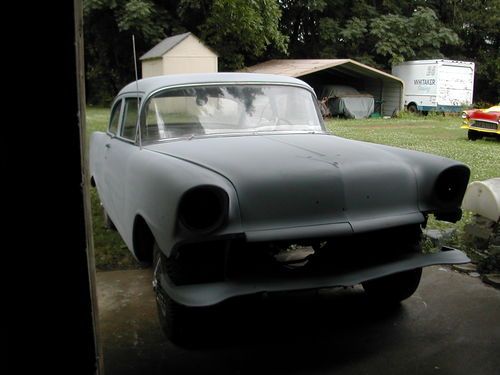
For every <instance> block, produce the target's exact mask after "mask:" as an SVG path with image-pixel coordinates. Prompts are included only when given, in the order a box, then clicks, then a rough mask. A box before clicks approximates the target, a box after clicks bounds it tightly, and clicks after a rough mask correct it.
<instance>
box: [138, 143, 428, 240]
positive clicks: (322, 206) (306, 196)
mask: <svg viewBox="0 0 500 375" xmlns="http://www.w3.org/2000/svg"><path fill="white" fill-rule="evenodd" d="M377 146H378V145H374V144H370V143H364V142H358V141H351V140H347V139H343V138H339V137H335V136H331V135H327V134H288V135H250V136H226V137H213V138H212V137H207V138H193V139H191V140H182V141H174V142H165V143H158V144H153V145H148V146H146V147H145V148H147V149H149V150H151V151H155V152H159V153H162V154H165V155H168V156H171V157H175V158H178V159H181V160H185V161H186V162H190V163H193V164H196V165H198V166H201V167H203V168H206V169H209V170H211V171H213V172H215V173H218V174H220V175H222V176H224V177H226V178H227V179H228V180H229V181H231V183H232V184H233V186H234V187H235V190H236V192H237V196H238V201H239V208H240V214H241V219H242V225H243V226H244V228H243V229H244V230H245V231H252V230H260V231H262V230H270V229H277V228H293V227H303V226H318V225H326V224H332V223H349V224H350V225H351V226H354V225H355V224H356V223H357V224H358V225H359V224H360V223H362V222H365V221H369V220H371V219H374V218H379V219H380V218H381V217H395V216H396V217H397V216H399V215H405V214H408V213H415V212H417V211H418V202H417V195H418V194H417V184H416V178H415V174H414V172H413V170H412V168H411V166H410V165H408V163H407V162H405V161H404V160H403V159H401V158H400V157H398V155H397V154H396V153H393V152H391V151H390V150H387V149H382V148H380V147H377ZM419 217H420V216H419Z"/></svg>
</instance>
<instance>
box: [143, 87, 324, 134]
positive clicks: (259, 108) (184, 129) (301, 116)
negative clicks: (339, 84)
mask: <svg viewBox="0 0 500 375" xmlns="http://www.w3.org/2000/svg"><path fill="white" fill-rule="evenodd" d="M145 105H146V107H145V112H143V117H142V121H141V132H142V140H143V141H152V140H161V139H167V138H178V137H190V136H197V135H211V134H233V133H254V132H322V131H323V130H322V126H321V122H320V117H319V115H318V111H317V107H316V104H315V100H314V97H313V95H312V94H311V93H310V92H309V91H307V90H305V89H303V88H299V87H294V86H277V85H275V86H273V85H226V86H196V87H184V88H178V89H170V90H165V91H161V92H159V93H158V94H155V95H153V96H152V97H151V98H150V99H149V100H148V102H147V103H146V104H145Z"/></svg>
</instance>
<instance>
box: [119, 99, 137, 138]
mask: <svg viewBox="0 0 500 375" xmlns="http://www.w3.org/2000/svg"><path fill="white" fill-rule="evenodd" d="M123 112H124V115H123V125H122V128H121V134H120V135H121V136H122V137H123V138H127V139H132V140H133V139H135V132H136V126H137V98H127V99H125V108H124V110H123Z"/></svg>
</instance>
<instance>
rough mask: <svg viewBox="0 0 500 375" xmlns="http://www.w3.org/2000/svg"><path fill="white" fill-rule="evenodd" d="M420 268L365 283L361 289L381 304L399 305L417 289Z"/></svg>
mask: <svg viewBox="0 0 500 375" xmlns="http://www.w3.org/2000/svg"><path fill="white" fill-rule="evenodd" d="M421 276H422V268H421V267H420V268H416V269H414V270H410V271H404V272H399V273H395V274H393V275H389V276H384V277H381V278H379V279H374V280H370V281H365V282H364V283H362V285H363V289H364V290H365V292H366V293H367V294H368V296H369V297H370V298H373V299H374V300H375V301H380V302H382V303H388V304H394V303H399V302H401V301H403V300H405V299H407V298H408V297H410V296H411V295H412V294H413V293H415V291H416V290H417V288H418V284H419V283H420V277H421Z"/></svg>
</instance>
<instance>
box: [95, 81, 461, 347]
mask: <svg viewBox="0 0 500 375" xmlns="http://www.w3.org/2000/svg"><path fill="white" fill-rule="evenodd" d="M138 113H139V116H137V114H138ZM90 170H91V176H92V183H93V184H95V186H96V187H97V191H98V193H99V196H100V199H101V201H102V204H103V206H104V209H105V212H106V215H107V216H108V218H109V220H110V221H112V223H113V224H114V226H115V227H116V229H117V230H118V232H119V233H120V235H121V236H122V238H123V240H124V241H125V243H126V244H127V246H128V248H129V249H130V250H131V251H132V253H133V254H134V255H135V256H136V257H137V259H139V260H140V261H152V262H153V269H154V277H153V284H154V288H155V291H156V295H157V303H158V309H159V316H160V321H161V323H162V327H163V329H164V330H165V333H166V334H167V336H168V337H170V338H171V339H172V340H174V341H175V340H178V341H179V340H182V337H183V336H182V335H183V332H184V329H185V328H186V327H189V325H190V320H189V319H190V316H191V315H190V314H189V312H190V311H192V310H200V309H202V308H203V307H207V306H211V305H215V304H217V303H219V302H222V301H224V300H227V299H229V298H232V297H237V296H244V295H253V294H259V293H264V292H267V293H269V292H275V291H292V290H304V289H317V288H325V287H334V286H351V285H355V284H359V283H362V285H363V287H364V289H365V291H366V292H367V293H368V294H369V295H370V296H372V297H373V298H375V299H380V300H382V301H384V302H387V303H391V302H399V301H401V300H403V299H405V298H407V297H409V296H411V295H412V294H413V292H414V291H415V290H416V288H417V286H418V283H419V281H420V275H421V269H422V267H425V266H429V265H432V264H451V263H464V262H467V261H469V259H468V258H467V257H466V256H465V255H464V254H463V253H462V252H460V251H458V250H456V249H450V248H444V249H443V251H441V252H439V253H435V254H422V253H421V251H420V236H421V227H423V226H425V224H426V222H427V217H428V215H429V214H433V215H435V217H436V218H437V219H438V220H446V221H451V222H455V221H457V220H459V219H460V217H461V210H460V204H461V201H462V198H463V194H464V192H465V189H466V186H467V182H468V179H469V169H468V168H467V166H465V165H463V164H461V163H459V162H456V161H453V160H449V159H446V158H443V157H439V156H434V155H429V154H424V153H420V152H415V151H409V150H405V149H399V148H394V147H388V146H383V145H378V144H371V143H364V142H358V141H353V140H348V139H343V138H339V137H336V136H333V135H330V134H328V133H327V132H326V131H325V127H324V124H323V122H322V119H321V115H320V113H319V110H318V106H317V102H316V97H315V94H314V91H313V90H312V89H311V87H310V86H308V85H307V84H306V83H304V82H302V81H300V80H297V79H293V78H287V77H281V76H275V75H258V74H239V73H218V74H201V75H172V76H162V77H154V78H147V79H143V80H139V81H138V82H134V83H131V84H129V85H127V86H126V87H125V88H123V89H122V90H121V91H120V93H119V94H118V96H117V97H116V99H115V100H114V103H113V105H112V109H111V120H110V123H109V129H108V131H107V133H102V132H95V133H93V135H92V138H91V143H90Z"/></svg>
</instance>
